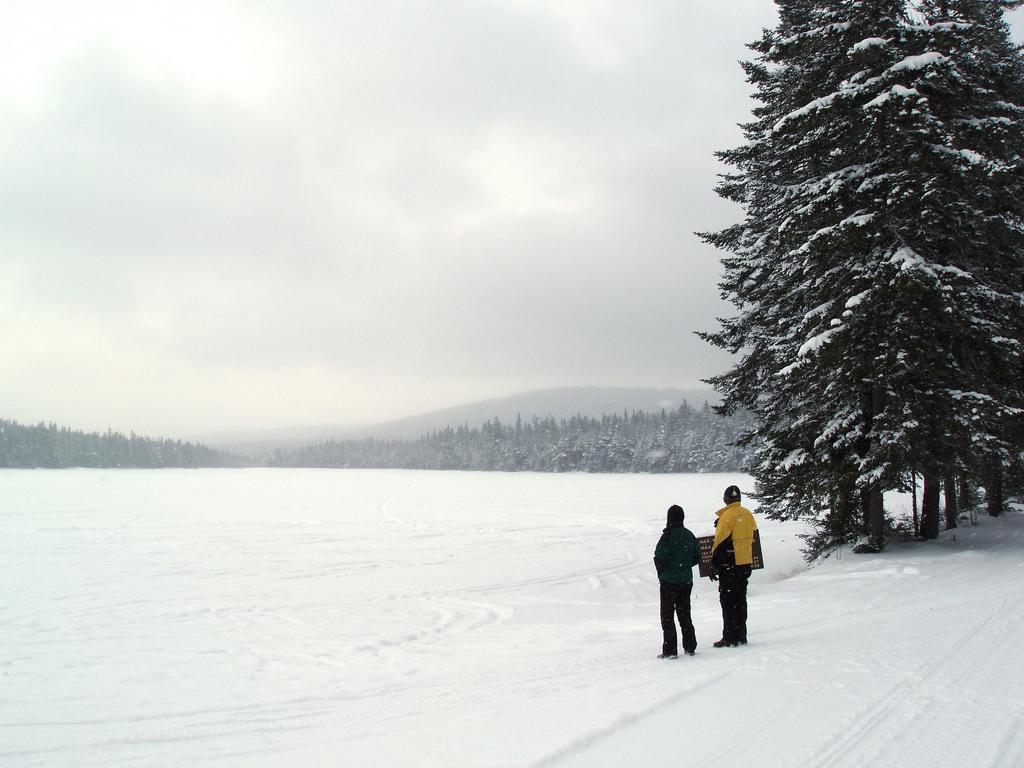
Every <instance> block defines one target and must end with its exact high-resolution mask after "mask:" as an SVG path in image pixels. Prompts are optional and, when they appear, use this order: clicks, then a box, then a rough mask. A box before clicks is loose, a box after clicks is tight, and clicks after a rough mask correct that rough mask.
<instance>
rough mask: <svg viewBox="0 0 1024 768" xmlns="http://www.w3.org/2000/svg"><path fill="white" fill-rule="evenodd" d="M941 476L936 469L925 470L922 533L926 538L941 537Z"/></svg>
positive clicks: (922, 499)
mask: <svg viewBox="0 0 1024 768" xmlns="http://www.w3.org/2000/svg"><path fill="white" fill-rule="evenodd" d="M939 485H940V483H939V476H938V473H937V472H935V471H934V470H925V471H924V492H923V493H922V494H921V496H922V498H921V535H922V536H923V537H924V538H926V539H937V538H938V537H939Z"/></svg>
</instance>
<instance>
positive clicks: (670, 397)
mask: <svg viewBox="0 0 1024 768" xmlns="http://www.w3.org/2000/svg"><path fill="white" fill-rule="evenodd" d="M683 402H687V403H689V404H690V405H691V406H693V407H695V408H700V407H702V406H703V405H704V403H705V402H708V403H712V404H713V403H716V402H718V396H717V395H716V394H715V393H714V392H713V391H711V390H699V389H645V388H634V387H557V388H552V389H541V390H535V391H531V392H524V393H522V394H518V395H511V396H509V397H500V398H493V399H490V400H481V401H478V402H474V403H467V404H465V405H459V406H454V407H451V408H444V409H441V410H437V411H431V412H429V413H424V414H420V415H417V416H409V417H406V418H402V419H396V420H393V421H387V422H383V423H380V424H374V425H368V426H358V427H352V426H341V425H323V426H301V427H293V428H281V429H265V430H245V431H237V432H221V433H215V434H206V435H195V436H192V438H191V439H194V440H198V441H201V442H203V443H205V444H206V445H210V446H214V447H217V448H222V449H227V450H232V451H238V452H250V453H254V452H255V453H259V452H264V451H272V450H273V449H274V448H287V447H296V446H299V445H304V444H309V443H315V442H320V441H323V440H331V439H335V440H345V439H360V438H366V437H375V438H381V439H395V440H415V439H416V438H418V437H421V436H423V435H425V434H427V433H429V432H431V431H432V430H440V429H444V428H445V427H457V426H459V425H462V424H466V425H468V426H470V427H479V426H480V425H482V424H484V423H485V422H487V421H492V420H494V419H498V420H500V421H501V422H503V423H510V422H514V421H515V420H516V417H517V416H521V417H522V418H523V419H524V420H529V419H531V418H532V417H534V416H536V417H538V418H542V419H543V418H546V417H548V416H551V417H552V418H555V419H563V418H566V419H567V418H570V417H572V416H577V415H580V416H590V417H599V416H603V415H606V414H619V413H622V412H623V411H625V412H632V411H644V412H646V413H656V412H658V411H660V410H662V409H665V410H672V409H675V408H678V407H679V406H680V405H682V404H683Z"/></svg>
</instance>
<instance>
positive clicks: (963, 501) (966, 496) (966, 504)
mask: <svg viewBox="0 0 1024 768" xmlns="http://www.w3.org/2000/svg"><path fill="white" fill-rule="evenodd" d="M957 506H958V507H959V508H960V511H961V512H966V511H967V510H969V509H970V508H971V483H970V480H968V479H967V475H966V474H965V473H961V475H960V501H959V503H958V504H957Z"/></svg>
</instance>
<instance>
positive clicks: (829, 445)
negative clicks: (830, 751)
mask: <svg viewBox="0 0 1024 768" xmlns="http://www.w3.org/2000/svg"><path fill="white" fill-rule="evenodd" d="M1020 5H1022V2H1021V0H917V1H916V2H908V1H907V0H872V2H863V0H840V1H839V2H819V1H815V0H776V6H777V8H778V12H779V22H778V24H777V26H775V27H774V28H771V29H766V30H764V32H763V35H762V37H761V39H759V40H757V41H755V42H753V43H751V44H750V48H751V50H752V51H753V53H754V56H753V58H752V60H750V61H747V62H744V63H743V68H744V70H745V72H746V75H747V80H748V82H749V83H750V84H751V86H752V87H753V89H754V98H755V100H756V101H757V102H758V103H757V104H756V106H755V108H754V110H753V119H752V120H751V121H750V122H749V123H746V124H744V125H742V126H741V127H742V129H743V132H744V136H745V143H744V144H743V145H742V146H740V147H738V148H736V149H731V150H727V151H724V152H720V153H719V158H720V159H721V160H722V161H723V162H725V163H726V164H727V165H728V166H730V172H728V173H726V174H724V175H723V176H722V181H721V183H720V184H719V186H718V189H717V192H718V194H719V195H720V196H721V197H723V198H725V199H727V200H730V201H733V202H735V203H738V204H739V205H740V206H742V208H743V210H744V216H743V219H742V221H741V222H740V223H738V224H736V225H734V226H731V227H728V228H726V229H724V230H722V231H719V232H712V233H707V234H705V235H703V237H704V239H705V240H706V241H707V242H708V243H710V244H712V245H714V246H715V247H717V248H719V249H720V250H722V251H724V252H725V253H724V256H723V257H722V264H723V267H724V277H723V280H722V282H721V283H720V288H721V291H722V296H723V298H726V299H728V300H730V301H731V302H732V303H733V304H734V305H735V307H736V315H735V316H734V317H731V318H728V319H725V320H723V321H722V325H721V328H720V330H718V331H717V332H714V333H708V334H704V337H705V339H707V340H708V341H709V342H710V343H711V344H713V345H715V346H717V347H720V348H722V349H725V350H728V351H730V352H732V353H733V354H735V355H737V358H738V362H737V363H736V364H735V365H734V366H733V367H732V369H731V370H729V371H727V372H726V373H724V374H722V375H721V376H718V377H715V378H714V379H713V380H712V381H711V383H712V384H713V385H714V386H715V388H716V390H717V391H718V392H720V393H721V394H722V396H723V402H722V405H721V406H720V410H721V412H722V413H725V414H728V413H733V412H736V411H739V410H743V411H750V412H752V413H753V414H755V416H756V419H755V420H754V421H753V422H752V424H753V426H752V428H751V429H750V430H749V431H748V432H747V433H746V434H745V435H744V436H743V438H742V442H743V444H744V445H748V446H750V447H751V448H752V449H753V451H754V458H753V461H752V466H751V471H752V474H753V475H754V477H755V481H756V483H755V484H756V493H757V494H758V496H759V499H760V509H761V511H762V512H765V513H767V514H768V515H769V516H770V517H773V518H776V519H793V518H810V519H812V520H814V521H815V522H816V524H817V526H818V534H819V537H818V540H817V542H816V544H815V546H817V547H818V548H819V551H820V550H821V549H824V548H827V547H830V546H833V545H836V544H840V543H843V542H849V541H855V540H857V539H861V541H862V544H861V546H862V548H863V549H864V550H866V551H877V550H880V549H881V548H882V547H884V546H885V542H886V537H887V531H888V529H889V525H890V521H889V520H888V518H887V515H886V512H885V509H884V504H883V498H884V494H885V492H887V491H891V490H903V491H908V490H911V489H912V488H916V478H923V494H922V507H921V521H920V532H921V534H922V535H923V536H924V537H925V538H929V539H930V538H935V537H937V536H938V535H939V528H940V525H941V523H942V520H941V517H940V497H941V496H944V497H945V526H946V527H947V528H949V527H952V526H955V525H956V522H957V507H958V505H959V504H961V503H963V502H965V501H967V502H968V503H969V502H970V499H971V498H972V495H973V493H974V491H975V490H977V489H978V488H979V487H984V489H985V491H986V493H985V496H986V503H987V506H988V511H989V513H990V514H992V515H998V514H1000V513H1001V512H1002V509H1003V499H1004V496H1005V495H1006V492H1007V490H1008V489H1007V487H1006V483H1007V482H1010V483H1016V484H1017V485H1018V488H1019V483H1020V477H1021V466H1022V464H1024V56H1022V51H1021V48H1020V47H1019V46H1018V45H1016V44H1015V43H1014V42H1013V41H1012V40H1011V37H1010V31H1009V27H1008V25H1007V23H1006V20H1005V15H1004V14H1005V12H1006V11H1007V10H1008V9H1011V8H1015V7H1018V6H1020Z"/></svg>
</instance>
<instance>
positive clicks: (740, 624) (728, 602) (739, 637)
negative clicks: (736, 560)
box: [718, 565, 750, 643]
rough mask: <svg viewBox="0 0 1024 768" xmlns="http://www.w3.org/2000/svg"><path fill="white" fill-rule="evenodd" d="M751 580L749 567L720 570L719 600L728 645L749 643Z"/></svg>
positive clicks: (723, 568) (731, 567)
mask: <svg viewBox="0 0 1024 768" xmlns="http://www.w3.org/2000/svg"><path fill="white" fill-rule="evenodd" d="M749 579H750V566H749V565H728V566H725V567H722V568H719V569H718V599H719V601H720V602H721V603H722V639H723V640H725V641H726V642H727V643H745V642H747V581H748V580H749Z"/></svg>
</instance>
